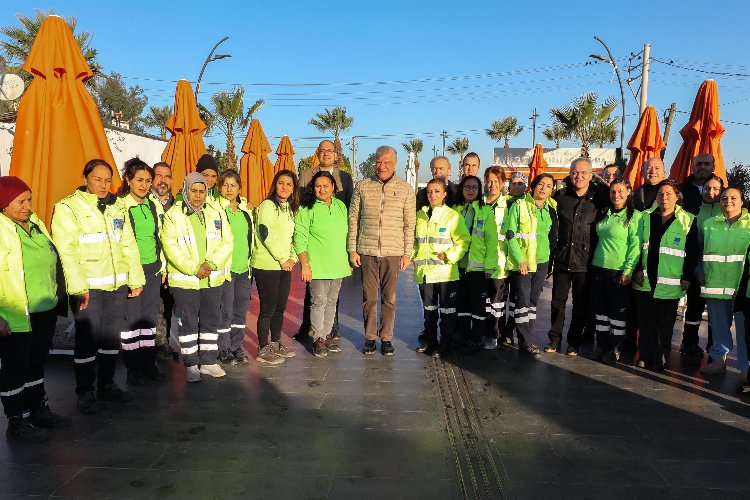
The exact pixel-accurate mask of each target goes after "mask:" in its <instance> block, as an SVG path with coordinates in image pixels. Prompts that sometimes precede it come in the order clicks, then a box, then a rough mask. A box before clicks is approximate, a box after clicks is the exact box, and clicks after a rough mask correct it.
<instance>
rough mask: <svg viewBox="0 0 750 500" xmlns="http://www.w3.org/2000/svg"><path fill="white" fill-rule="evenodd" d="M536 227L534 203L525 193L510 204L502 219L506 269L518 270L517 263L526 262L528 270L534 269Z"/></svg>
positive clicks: (532, 270) (535, 263) (535, 262)
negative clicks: (505, 247)
mask: <svg viewBox="0 0 750 500" xmlns="http://www.w3.org/2000/svg"><path fill="white" fill-rule="evenodd" d="M536 229H537V220H536V205H535V204H534V199H533V198H532V197H531V195H530V194H528V193H527V194H526V196H524V197H523V198H520V199H518V200H516V201H515V202H514V203H513V204H512V205H511V206H510V208H509V209H508V214H507V216H506V217H505V221H503V234H505V243H506V245H507V248H508V258H507V260H506V263H505V267H506V269H508V270H509V271H518V265H519V264H520V263H521V262H526V263H527V264H528V265H529V271H530V272H535V271H536V265H537V261H536V237H537V231H536Z"/></svg>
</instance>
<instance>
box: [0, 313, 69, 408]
mask: <svg viewBox="0 0 750 500" xmlns="http://www.w3.org/2000/svg"><path fill="white" fill-rule="evenodd" d="M30 318H31V331H30V332H15V333H11V334H10V335H8V336H5V337H0V400H2V402H3V409H4V410H5V415H7V416H8V417H17V416H20V415H23V414H24V413H25V412H27V411H29V410H36V409H37V408H39V407H41V406H42V402H43V401H44V398H45V397H46V395H47V394H46V392H45V391H44V362H45V361H46V359H47V354H49V350H50V347H52V334H53V333H54V332H55V322H56V321H57V313H56V312H55V309H51V310H49V311H44V312H38V313H31V315H30Z"/></svg>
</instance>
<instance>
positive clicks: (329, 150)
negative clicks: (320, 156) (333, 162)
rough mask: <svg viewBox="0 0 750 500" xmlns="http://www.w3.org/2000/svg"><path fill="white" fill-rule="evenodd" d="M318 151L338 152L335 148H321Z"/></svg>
mask: <svg viewBox="0 0 750 500" xmlns="http://www.w3.org/2000/svg"><path fill="white" fill-rule="evenodd" d="M318 151H320V152H321V153H335V152H336V150H335V149H319V150H318Z"/></svg>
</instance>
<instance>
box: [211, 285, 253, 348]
mask: <svg viewBox="0 0 750 500" xmlns="http://www.w3.org/2000/svg"><path fill="white" fill-rule="evenodd" d="M252 286H253V283H252V281H251V280H250V277H249V276H248V275H247V273H239V274H238V273H232V281H225V282H224V284H223V285H222V286H221V328H219V350H220V351H223V350H226V349H231V350H235V349H239V348H241V347H242V341H243V340H245V327H246V326H247V325H246V324H245V323H246V322H247V310H248V308H249V307H250V295H251V290H252Z"/></svg>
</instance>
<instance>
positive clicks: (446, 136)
mask: <svg viewBox="0 0 750 500" xmlns="http://www.w3.org/2000/svg"><path fill="white" fill-rule="evenodd" d="M440 135H441V136H442V137H443V156H445V139H447V138H448V132H446V131H445V129H443V132H442V133H441V134H440Z"/></svg>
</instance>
